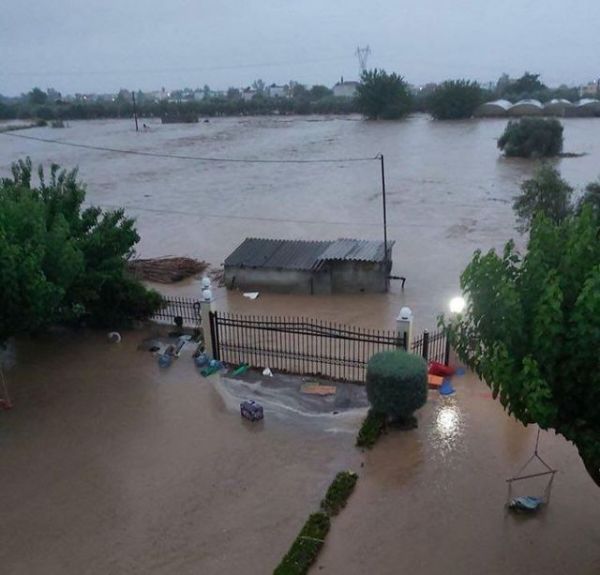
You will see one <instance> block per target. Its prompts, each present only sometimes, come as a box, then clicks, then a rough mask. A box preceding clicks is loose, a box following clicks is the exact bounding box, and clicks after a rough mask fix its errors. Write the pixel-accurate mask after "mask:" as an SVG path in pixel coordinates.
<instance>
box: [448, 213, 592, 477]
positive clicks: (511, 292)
mask: <svg viewBox="0 0 600 575" xmlns="http://www.w3.org/2000/svg"><path fill="white" fill-rule="evenodd" d="M461 287H462V290H463V293H464V294H465V298H466V301H467V307H466V310H465V312H464V313H463V314H461V315H460V316H459V317H458V318H456V319H455V320H454V321H451V322H449V323H448V324H447V327H448V328H449V330H450V333H451V338H452V341H453V344H454V346H455V349H456V351H457V352H458V354H459V356H460V357H461V359H462V360H463V361H465V362H466V363H467V364H468V365H469V366H470V367H471V368H472V369H474V370H475V371H476V373H477V374H478V375H479V376H480V377H481V378H482V379H483V380H484V381H485V382H486V383H487V384H488V385H489V386H490V387H491V389H492V391H493V396H494V398H496V397H499V398H500V402H501V403H502V405H503V406H504V408H505V409H506V410H507V411H508V413H509V414H511V415H513V416H514V417H516V418H517V419H518V420H519V421H521V422H522V423H524V424H525V425H527V424H530V423H537V424H538V425H539V426H540V427H541V428H542V429H554V430H555V431H556V433H559V434H561V435H563V436H564V437H565V438H566V439H568V440H569V441H572V442H573V443H574V444H575V446H576V447H577V449H578V451H579V454H580V455H581V458H582V460H583V462H584V464H585V467H586V469H587V471H588V473H589V474H590V476H591V477H592V478H593V480H594V481H595V482H596V483H597V484H598V485H599V486H600V353H598V350H599V349H600V234H599V227H598V220H596V219H595V218H594V216H593V214H592V209H591V207H590V206H585V207H584V208H583V209H582V211H581V213H580V214H578V215H573V216H570V217H568V218H566V219H564V220H563V221H561V222H553V221H552V220H550V219H549V218H547V217H545V216H544V215H541V214H539V215H537V216H536V217H535V219H534V221H533V226H532V228H531V233H530V238H529V242H528V246H527V252H526V254H525V255H524V256H523V255H521V254H519V253H518V252H517V251H516V250H515V246H514V244H513V243H512V241H511V242H509V243H508V244H507V245H506V247H505V248H504V253H503V254H502V255H500V254H497V253H496V252H494V251H490V252H488V253H487V254H482V253H481V252H480V251H477V252H476V253H475V255H474V257H473V260H472V261H471V263H470V264H469V265H468V266H467V268H466V269H465V271H464V272H463V274H462V275H461Z"/></svg>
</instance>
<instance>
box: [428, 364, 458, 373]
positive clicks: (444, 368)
mask: <svg viewBox="0 0 600 575" xmlns="http://www.w3.org/2000/svg"><path fill="white" fill-rule="evenodd" d="M427 373H429V374H430V375H439V376H440V377H448V376H450V375H454V368H453V367H450V366H449V365H444V364H443V363H438V362H437V361H432V362H431V363H430V364H429V369H428V371H427Z"/></svg>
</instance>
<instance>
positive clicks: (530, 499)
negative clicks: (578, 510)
mask: <svg viewBox="0 0 600 575" xmlns="http://www.w3.org/2000/svg"><path fill="white" fill-rule="evenodd" d="M539 442H540V430H539V429H538V432H537V439H536V441H535V450H534V452H533V455H532V456H531V457H530V458H529V459H528V460H527V461H526V463H525V465H523V467H521V469H519V471H518V472H517V474H516V475H514V476H513V477H510V478H509V479H507V480H506V482H507V483H508V497H507V501H506V506H507V507H508V509H510V510H511V511H516V512H525V513H530V514H533V513H535V512H536V511H539V510H540V508H541V507H543V506H544V505H547V504H548V503H549V502H550V492H551V490H552V482H553V481H554V475H555V474H556V469H553V468H552V467H550V466H549V465H548V464H547V463H546V462H545V461H544V460H543V459H542V458H541V457H540V454H539V452H538V446H539ZM536 461H537V462H539V463H541V465H542V469H543V471H538V472H536V473H525V470H526V469H527V468H528V467H529V466H530V465H531V464H532V463H535V462H536ZM535 477H547V478H548V483H547V484H546V488H545V489H544V494H543V495H542V496H539V495H522V496H518V497H513V492H512V489H513V484H514V483H516V482H518V481H525V480H528V479H533V478H535Z"/></svg>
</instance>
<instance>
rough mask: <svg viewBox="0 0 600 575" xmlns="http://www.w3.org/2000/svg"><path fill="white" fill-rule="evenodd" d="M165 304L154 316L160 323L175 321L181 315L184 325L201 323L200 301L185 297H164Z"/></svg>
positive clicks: (193, 325) (154, 319) (194, 325)
mask: <svg viewBox="0 0 600 575" xmlns="http://www.w3.org/2000/svg"><path fill="white" fill-rule="evenodd" d="M164 302H165V305H164V306H163V307H162V308H161V309H160V310H159V311H158V312H156V313H155V314H154V316H152V320H153V321H156V322H158V323H170V324H172V323H174V322H175V318H178V317H180V318H181V320H182V322H183V325H186V326H191V327H197V326H198V325H199V324H200V302H199V301H197V300H193V299H191V298H185V297H167V298H164Z"/></svg>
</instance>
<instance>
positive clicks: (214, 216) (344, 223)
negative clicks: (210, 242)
mask: <svg viewBox="0 0 600 575" xmlns="http://www.w3.org/2000/svg"><path fill="white" fill-rule="evenodd" d="M92 205H94V206H98V207H101V208H106V209H111V210H114V209H123V210H133V211H139V212H150V213H156V214H174V215H180V216H196V217H202V218H210V219H222V220H227V219H232V220H250V221H257V222H272V223H283V224H303V225H331V226H360V227H381V223H376V222H348V221H338V222H336V221H326V220H300V219H289V218H273V217H268V216H242V215H237V214H217V213H213V214H211V213H206V212H191V211H190V210H174V209H167V208H146V207H141V206H134V205H129V206H122V205H116V204H92ZM430 225H431V224H430V223H429V222H428V223H424V224H412V223H403V224H401V225H394V226H392V227H393V228H423V227H427V226H430Z"/></svg>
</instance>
